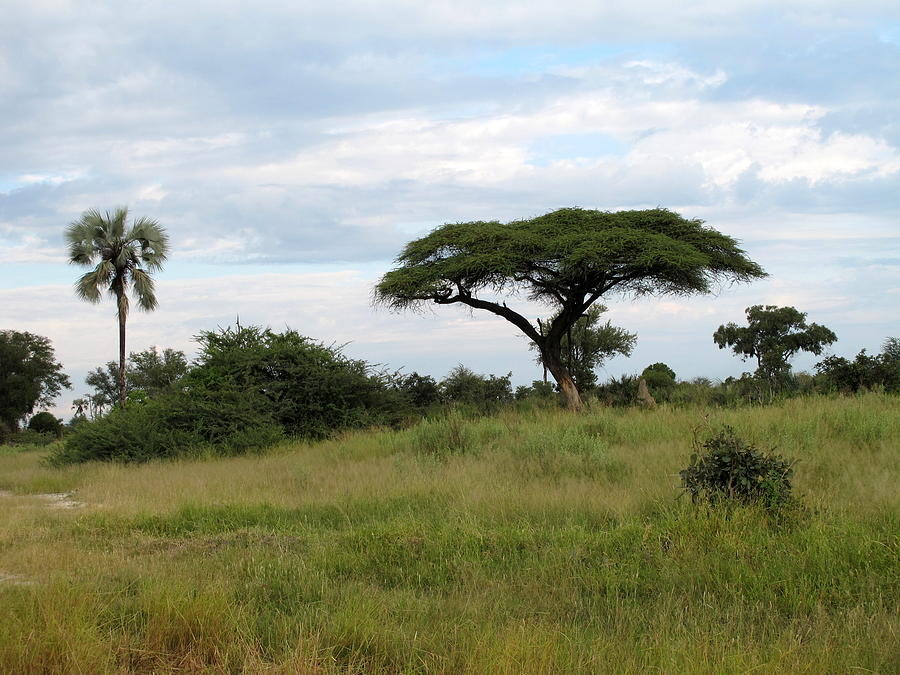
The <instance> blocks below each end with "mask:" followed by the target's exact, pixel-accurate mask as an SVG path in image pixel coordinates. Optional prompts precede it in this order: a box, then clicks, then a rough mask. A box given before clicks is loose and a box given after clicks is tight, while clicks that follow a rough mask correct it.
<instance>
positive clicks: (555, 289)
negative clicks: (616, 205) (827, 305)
mask: <svg viewBox="0 0 900 675" xmlns="http://www.w3.org/2000/svg"><path fill="white" fill-rule="evenodd" d="M397 263H398V264H397V267H396V268H395V269H393V270H391V271H389V272H388V273H387V274H385V275H384V277H382V279H381V281H380V282H379V283H378V284H377V286H376V287H375V299H376V301H377V302H379V303H382V304H384V305H387V306H388V307H390V308H392V309H395V310H402V309H410V308H416V307H421V306H422V305H424V304H426V303H432V302H434V303H437V304H441V305H447V304H454V303H459V304H463V305H467V306H468V307H471V308H474V309H483V310H486V311H489V312H492V313H494V314H496V315H498V316H500V317H503V318H504V319H506V320H507V321H510V322H511V323H512V324H514V325H515V326H516V327H517V328H519V330H521V331H522V332H523V333H525V335H526V336H527V337H528V338H529V339H530V340H531V341H532V342H534V343H535V344H537V345H538V347H539V351H540V354H541V358H542V360H543V362H544V364H545V365H546V366H547V368H548V370H549V371H550V372H551V374H552V375H553V377H554V379H555V380H556V382H557V384H558V385H559V386H560V390H561V391H562V393H563V395H564V396H565V398H566V401H567V403H568V405H569V407H571V408H573V409H580V408H581V406H582V402H581V398H580V396H579V395H578V391H577V388H576V386H575V383H574V381H573V380H572V377H571V373H570V372H569V370H568V368H567V367H566V365H565V363H564V361H563V359H562V340H563V337H564V336H565V335H566V334H567V332H568V331H569V329H570V328H571V327H572V326H573V325H574V324H575V322H576V321H577V320H578V319H579V318H580V317H581V316H582V315H583V314H584V313H585V312H587V310H588V309H589V308H590V307H591V306H592V305H593V304H594V303H595V302H597V301H598V300H600V298H602V297H604V296H606V295H609V294H612V293H627V294H636V295H643V294H651V293H652V294H679V295H685V294H692V293H706V292H709V291H710V289H711V287H712V285H713V284H714V283H716V282H718V281H722V280H731V281H750V280H752V279H756V278H759V277H762V276H765V272H763V270H762V268H761V267H760V266H759V265H757V264H756V263H754V262H753V261H751V260H749V259H748V258H747V257H746V256H745V255H744V252H743V251H742V250H741V249H740V248H739V247H738V246H737V242H736V241H735V240H734V239H732V238H731V237H728V236H726V235H724V234H721V233H720V232H717V231H716V230H714V229H712V228H708V227H705V226H704V225H703V222H702V221H700V220H696V219H695V220H688V219H685V218H682V217H681V216H679V215H678V214H677V213H674V212H672V211H668V210H666V209H651V210H646V211H620V212H617V213H610V212H604V211H594V210H587V209H579V208H567V209H560V210H558V211H554V212H552V213H548V214H546V215H543V216H539V217H537V218H532V219H529V220H520V221H513V222H510V223H507V224H502V223H499V222H497V221H492V222H481V221H479V222H469V223H456V224H447V225H443V226H442V227H439V228H437V229H435V230H434V231H432V232H431V233H430V234H428V235H426V236H425V237H422V238H420V239H416V240H414V241H412V242H410V243H408V244H407V245H406V247H405V248H404V249H403V251H402V252H401V253H400V255H399V256H398V258H397ZM486 293H487V294H489V295H490V294H498V293H506V294H508V295H515V294H516V293H523V294H524V295H526V296H527V297H528V298H530V299H532V300H536V301H539V302H544V303H547V304H549V305H550V306H552V307H554V308H555V310H556V313H555V315H554V318H553V319H552V320H551V321H550V322H549V323H548V325H547V326H546V329H545V330H541V329H540V327H538V326H535V325H534V324H532V323H531V321H529V320H528V319H526V318H525V317H524V316H523V315H522V314H520V313H518V312H516V311H514V310H512V309H511V308H509V307H508V306H507V304H506V303H505V302H496V301H493V300H488V299H485V298H484V297H482V296H484V294H486Z"/></svg>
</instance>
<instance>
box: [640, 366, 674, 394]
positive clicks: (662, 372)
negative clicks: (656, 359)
mask: <svg viewBox="0 0 900 675" xmlns="http://www.w3.org/2000/svg"><path fill="white" fill-rule="evenodd" d="M641 377H642V378H644V381H645V382H646V383H647V388H648V389H650V393H651V394H653V398H655V399H656V400H657V401H660V402H662V401H668V400H669V398H670V396H671V394H672V391H673V390H674V388H675V371H674V370H672V369H671V368H669V366H667V365H666V364H665V363H653V364H651V365H649V366H647V367H646V368H644V371H643V372H642V373H641Z"/></svg>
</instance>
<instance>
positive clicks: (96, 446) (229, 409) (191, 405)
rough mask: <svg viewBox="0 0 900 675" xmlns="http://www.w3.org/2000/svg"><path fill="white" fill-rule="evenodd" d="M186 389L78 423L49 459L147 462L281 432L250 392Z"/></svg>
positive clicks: (224, 449) (242, 449) (242, 444)
mask: <svg viewBox="0 0 900 675" xmlns="http://www.w3.org/2000/svg"><path fill="white" fill-rule="evenodd" d="M194 394H195V395H190V394H187V393H185V392H180V393H174V394H171V395H169V396H165V397H162V398H160V399H157V400H148V401H146V402H144V403H141V404H138V403H132V404H131V405H130V406H129V407H127V408H125V409H124V410H122V409H119V408H116V409H114V410H113V411H112V412H111V413H109V414H108V415H106V416H104V417H101V418H98V419H96V420H93V421H90V422H87V421H86V422H83V423H81V424H79V425H78V426H77V427H75V429H74V430H73V431H72V433H71V434H70V435H69V436H68V438H67V439H66V443H65V445H64V446H63V447H61V448H60V449H59V450H58V451H57V452H56V453H54V454H53V455H52V456H51V457H50V462H51V463H52V464H57V465H59V464H71V463H76V462H86V461H91V460H99V461H121V462H146V461H148V460H151V459H155V458H175V457H184V456H193V455H201V454H216V455H236V454H243V453H247V452H252V451H258V450H261V449H263V448H265V447H268V446H270V445H273V444H275V443H278V442H279V441H280V440H282V439H283V438H284V431H283V429H282V427H281V426H280V425H279V424H277V423H276V422H275V421H274V420H273V419H272V417H271V415H269V414H267V413H266V412H265V411H264V409H263V405H262V402H261V401H260V400H259V398H258V397H256V396H254V395H253V394H252V393H250V394H245V395H241V394H239V393H237V392H206V393H205V395H204V396H197V395H196V392H195V393H194Z"/></svg>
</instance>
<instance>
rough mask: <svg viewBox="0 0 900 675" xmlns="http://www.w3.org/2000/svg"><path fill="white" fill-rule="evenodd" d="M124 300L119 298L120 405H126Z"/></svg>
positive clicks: (118, 378)
mask: <svg viewBox="0 0 900 675" xmlns="http://www.w3.org/2000/svg"><path fill="white" fill-rule="evenodd" d="M122 309H123V308H122V300H121V299H120V300H119V312H118V314H119V376H118V377H117V378H116V379H117V381H118V385H119V407H120V408H124V407H125V312H123V311H122Z"/></svg>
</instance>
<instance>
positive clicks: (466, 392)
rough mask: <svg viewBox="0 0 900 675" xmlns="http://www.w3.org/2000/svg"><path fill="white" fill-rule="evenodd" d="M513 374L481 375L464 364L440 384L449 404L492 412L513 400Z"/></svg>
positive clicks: (443, 395)
mask: <svg viewBox="0 0 900 675" xmlns="http://www.w3.org/2000/svg"><path fill="white" fill-rule="evenodd" d="M511 378H512V373H507V374H506V375H504V376H503V377H498V376H496V375H479V374H478V373H476V372H474V371H472V370H470V369H469V368H466V367H465V366H463V365H462V364H460V365H458V366H456V368H454V369H453V370H451V371H450V372H449V373H448V374H447V377H445V378H444V379H443V380H441V382H440V385H439V386H440V391H441V397H442V398H443V400H444V401H446V402H447V403H466V404H469V405H472V406H474V407H476V408H478V409H479V410H482V411H484V410H490V409H491V408H493V407H495V406H497V405H498V404H501V403H509V402H510V401H512V400H513V392H512V383H511Z"/></svg>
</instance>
